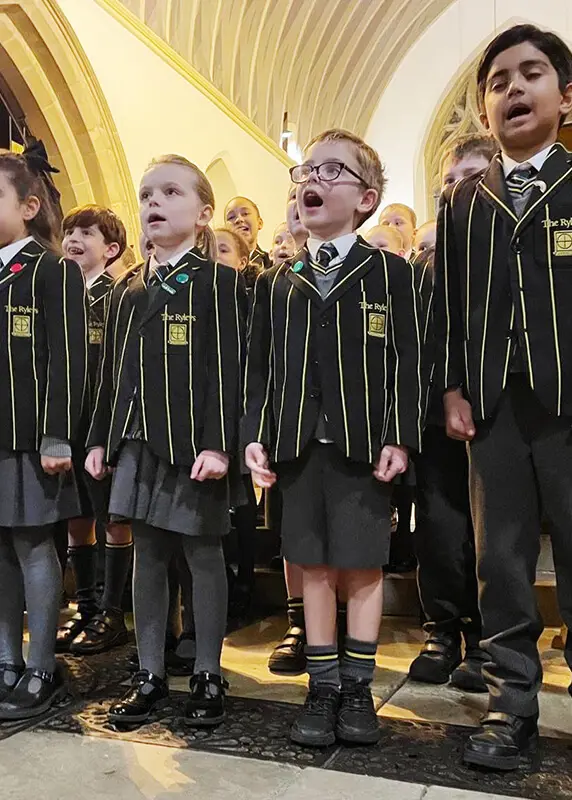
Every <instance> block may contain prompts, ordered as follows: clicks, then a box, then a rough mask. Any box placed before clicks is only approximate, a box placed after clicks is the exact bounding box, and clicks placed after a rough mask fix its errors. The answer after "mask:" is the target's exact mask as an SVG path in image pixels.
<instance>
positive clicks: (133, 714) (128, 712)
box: [108, 669, 169, 724]
mask: <svg viewBox="0 0 572 800" xmlns="http://www.w3.org/2000/svg"><path fill="white" fill-rule="evenodd" d="M168 698H169V687H168V686H167V682H166V681H165V680H163V678H160V677H159V676H158V675H154V674H153V673H152V672H149V671H148V670H146V669H143V670H141V672H137V673H136V674H135V675H134V676H133V680H132V682H131V689H129V691H128V692H126V693H125V695H124V696H123V697H122V699H121V700H119V702H118V703H113V705H112V706H110V708H109V712H108V719H109V721H110V722H112V723H114V724H122V723H133V722H139V723H140V722H146V721H147V719H148V718H149V716H150V714H151V712H152V711H153V710H154V709H156V708H160V707H161V706H163V705H165V704H166V702H167V700H168Z"/></svg>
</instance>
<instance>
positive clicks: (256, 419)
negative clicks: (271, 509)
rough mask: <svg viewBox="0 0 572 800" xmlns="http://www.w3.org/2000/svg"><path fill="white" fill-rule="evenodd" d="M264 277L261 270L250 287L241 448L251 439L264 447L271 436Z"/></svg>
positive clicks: (269, 336) (269, 349) (268, 328)
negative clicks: (251, 294)
mask: <svg viewBox="0 0 572 800" xmlns="http://www.w3.org/2000/svg"><path fill="white" fill-rule="evenodd" d="M272 272H274V271H272ZM268 278H269V274H268V273H267V272H263V273H262V274H261V275H259V277H258V280H257V281H256V285H255V287H254V300H253V305H252V311H251V316H250V328H249V331H248V356H247V360H246V377H245V385H244V416H243V418H242V424H241V445H242V447H246V446H247V445H248V444H250V443H251V442H260V444H262V445H263V446H264V447H265V448H266V449H267V450H268V449H269V448H270V445H271V437H272V424H271V422H272V400H271V386H272V364H271V355H272V347H271V342H272V331H271V325H270V285H269V280H268Z"/></svg>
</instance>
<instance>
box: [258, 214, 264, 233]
mask: <svg viewBox="0 0 572 800" xmlns="http://www.w3.org/2000/svg"><path fill="white" fill-rule="evenodd" d="M263 227H264V220H263V219H262V217H258V230H259V231H261V230H262V228H263Z"/></svg>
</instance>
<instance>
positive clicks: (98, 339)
mask: <svg viewBox="0 0 572 800" xmlns="http://www.w3.org/2000/svg"><path fill="white" fill-rule="evenodd" d="M102 342H103V330H102V328H94V327H93V326H91V325H90V328H89V343H90V344H101V343H102Z"/></svg>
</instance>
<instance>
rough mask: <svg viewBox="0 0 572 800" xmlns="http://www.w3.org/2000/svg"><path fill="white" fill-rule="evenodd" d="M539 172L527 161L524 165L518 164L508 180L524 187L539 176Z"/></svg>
mask: <svg viewBox="0 0 572 800" xmlns="http://www.w3.org/2000/svg"><path fill="white" fill-rule="evenodd" d="M537 172H538V170H537V169H536V168H535V167H533V166H532V164H529V163H528V161H525V162H524V163H523V164H518V165H517V166H516V167H515V168H514V169H513V171H512V172H511V173H510V175H509V176H508V180H509V181H510V182H512V183H515V184H520V185H522V184H523V183H526V182H527V181H529V180H530V179H531V178H533V177H534V176H535V175H536V174H537Z"/></svg>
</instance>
